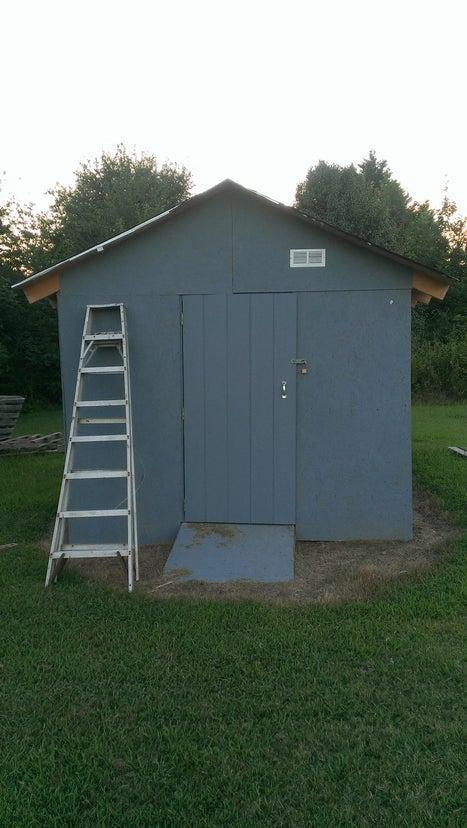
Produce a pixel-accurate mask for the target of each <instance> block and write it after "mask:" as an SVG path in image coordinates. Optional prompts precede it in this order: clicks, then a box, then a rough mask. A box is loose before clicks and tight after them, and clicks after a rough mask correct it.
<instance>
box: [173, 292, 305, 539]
mask: <svg viewBox="0 0 467 828" xmlns="http://www.w3.org/2000/svg"><path fill="white" fill-rule="evenodd" d="M183 311H184V324H183V355H184V367H183V370H184V409H185V426H184V428H185V519H186V520H188V521H200V522H203V521H209V522H219V523H294V522H295V419H296V418H295V378H296V372H295V368H294V366H293V365H292V364H291V359H292V358H294V357H295V355H296V354H295V349H296V313H297V311H296V297H295V295H294V294H287V293H284V294H236V295H232V296H226V295H209V296H185V297H184V298H183ZM282 381H285V382H286V395H287V396H286V398H285V399H283V398H282V393H281V383H282Z"/></svg>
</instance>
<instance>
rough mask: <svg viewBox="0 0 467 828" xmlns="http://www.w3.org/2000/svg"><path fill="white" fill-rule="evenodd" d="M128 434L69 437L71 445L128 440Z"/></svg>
mask: <svg viewBox="0 0 467 828" xmlns="http://www.w3.org/2000/svg"><path fill="white" fill-rule="evenodd" d="M128 437H129V435H128V434H86V435H85V436H83V437H70V440H71V442H72V443H111V442H118V441H121V442H123V440H128Z"/></svg>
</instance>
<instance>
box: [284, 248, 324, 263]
mask: <svg viewBox="0 0 467 828" xmlns="http://www.w3.org/2000/svg"><path fill="white" fill-rule="evenodd" d="M325 265H326V250H325V249H324V248H317V249H315V250H311V249H304V250H291V251H290V267H325Z"/></svg>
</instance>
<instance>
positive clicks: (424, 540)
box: [68, 492, 457, 604]
mask: <svg viewBox="0 0 467 828" xmlns="http://www.w3.org/2000/svg"><path fill="white" fill-rule="evenodd" d="M200 531H201V532H205V533H206V534H209V533H210V532H212V531H213V528H212V527H210V526H209V524H208V525H207V527H206V528H204V527H203V529H202V530H200ZM216 531H218V527H216ZM227 531H228V530H227ZM232 531H233V532H234V530H232ZM456 534H457V531H456V530H455V529H454V528H453V526H452V524H450V523H449V519H448V517H447V516H446V515H445V514H443V513H442V512H441V511H440V510H439V509H438V508H437V507H436V506H435V504H434V502H433V499H432V498H431V497H430V495H428V494H425V493H422V492H416V493H415V497H414V537H413V540H411V541H407V542H401V541H342V542H339V541H332V542H330V541H327V542H324V541H306V542H305V541H298V542H297V543H296V546H295V578H294V580H293V581H284V582H281V583H275V584H263V583H258V582H251V581H236V582H230V583H226V584H213V583H206V582H202V581H189V582H184V581H182V580H181V578H182V577H183V575H186V574H187V573H186V571H185V570H183V571H182V570H180V571H176V570H174V571H172V572H171V573H170V575H166V576H165V577H164V576H163V569H164V564H165V562H166V560H167V557H168V555H169V552H170V548H171V544H158V545H153V546H143V547H142V548H141V549H140V581H139V582H138V584H137V590H138V591H139V592H143V593H146V594H147V595H148V597H150V598H153V599H156V600H162V599H169V598H177V599H188V600H189V599H192V600H203V599H205V600H210V601H222V600H226V601H248V600H254V601H266V602H274V603H284V604H286V603H291V604H300V603H338V602H340V601H346V600H350V599H353V600H368V599H371V598H373V597H374V596H375V595H377V594H379V593H380V592H381V590H382V588H383V587H384V586H385V585H386V584H387V583H388V582H390V581H394V580H396V579H403V578H406V577H408V576H411V575H414V574H417V573H421V572H424V571H426V570H427V569H429V568H430V567H431V566H433V564H434V563H436V562H437V561H438V560H440V559H441V557H442V555H443V551H444V549H445V547H446V543H447V541H449V540H450V539H452V538H453V537H454V536H455V535H456ZM229 537H231V536H230V535H229ZM199 540H201V537H200V538H199ZM68 566H69V567H71V568H76V569H78V570H79V571H80V572H81V573H82V574H83V575H84V576H85V577H87V578H89V579H92V580H99V581H104V582H105V583H107V584H108V585H111V586H114V587H116V588H118V589H126V581H125V576H124V573H123V571H122V567H121V563H120V562H119V561H116V560H115V559H110V560H105V559H101V560H96V561H89V560H86V561H70V562H69V564H68Z"/></svg>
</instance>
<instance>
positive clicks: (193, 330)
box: [183, 296, 206, 521]
mask: <svg viewBox="0 0 467 828" xmlns="http://www.w3.org/2000/svg"><path fill="white" fill-rule="evenodd" d="M183 317H184V322H183V371H184V407H185V420H184V431H185V517H186V519H187V520H190V521H204V520H206V466H205V459H206V458H205V438H206V434H205V398H204V338H203V331H204V304H203V297H202V296H184V297H183Z"/></svg>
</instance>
